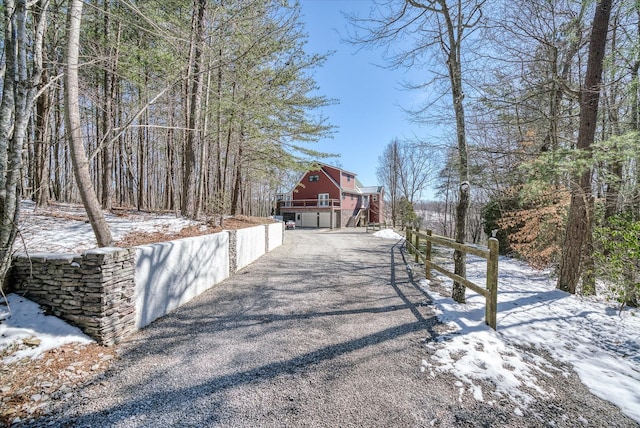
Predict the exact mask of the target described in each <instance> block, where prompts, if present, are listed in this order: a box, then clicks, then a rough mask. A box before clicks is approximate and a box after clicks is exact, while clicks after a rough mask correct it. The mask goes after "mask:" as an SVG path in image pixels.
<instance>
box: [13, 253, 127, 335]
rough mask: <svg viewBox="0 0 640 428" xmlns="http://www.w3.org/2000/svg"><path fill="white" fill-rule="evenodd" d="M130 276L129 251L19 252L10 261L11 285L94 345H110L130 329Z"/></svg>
mask: <svg viewBox="0 0 640 428" xmlns="http://www.w3.org/2000/svg"><path fill="white" fill-rule="evenodd" d="M134 275H135V249H132V248H127V249H123V248H99V249H94V250H90V251H87V252H85V253H83V254H81V255H73V254H48V253H38V254H29V255H28V256H27V255H25V254H20V255H17V256H16V257H15V258H14V263H13V269H12V287H13V289H14V290H15V291H16V292H17V293H20V294H23V295H25V297H27V298H29V299H31V300H33V301H35V302H37V303H39V304H40V305H43V306H45V307H48V308H49V309H50V310H51V312H53V313H54V314H55V315H56V316H58V317H60V318H63V319H65V320H67V321H69V322H71V323H72V324H74V325H76V326H77V327H79V328H80V329H82V331H84V332H85V333H86V334H87V335H88V336H90V337H92V338H94V339H95V340H96V341H98V342H99V343H101V344H103V345H113V344H116V343H118V342H120V341H121V340H122V339H123V338H124V337H126V336H127V335H128V334H130V333H131V332H132V331H133V330H134V326H135V296H134V293H135V282H134Z"/></svg>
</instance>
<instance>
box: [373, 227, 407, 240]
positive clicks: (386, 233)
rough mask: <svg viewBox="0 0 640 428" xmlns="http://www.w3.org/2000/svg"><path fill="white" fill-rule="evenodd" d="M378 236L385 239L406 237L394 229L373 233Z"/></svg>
mask: <svg viewBox="0 0 640 428" xmlns="http://www.w3.org/2000/svg"><path fill="white" fill-rule="evenodd" d="M373 236H375V237H376V238H383V239H404V236H402V235H400V234H399V233H398V232H396V231H395V230H393V229H382V230H379V231H377V232H376V233H374V234H373Z"/></svg>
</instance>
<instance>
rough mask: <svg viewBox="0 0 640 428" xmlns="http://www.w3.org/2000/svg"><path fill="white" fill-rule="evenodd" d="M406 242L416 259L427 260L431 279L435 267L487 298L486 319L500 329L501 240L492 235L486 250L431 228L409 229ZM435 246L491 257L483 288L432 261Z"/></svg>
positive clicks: (425, 261) (488, 258) (417, 260)
mask: <svg viewBox="0 0 640 428" xmlns="http://www.w3.org/2000/svg"><path fill="white" fill-rule="evenodd" d="M422 241H424V252H423V251H422V249H421V247H422ZM406 245H407V249H408V251H409V253H410V254H413V255H414V256H415V262H416V263H419V262H420V261H421V260H422V261H423V262H424V270H425V276H426V278H427V279H431V269H435V270H437V271H438V272H440V273H442V274H444V275H446V276H448V277H449V278H451V279H453V280H454V281H456V282H458V283H460V284H463V285H464V286H465V287H467V288H470V289H471V290H473V291H475V292H476V293H478V294H480V295H482V296H484V297H485V300H486V312H485V322H486V323H487V324H488V325H489V326H490V327H491V328H493V329H494V330H496V316H497V313H498V240H497V239H496V238H489V242H488V248H487V249H482V248H477V247H475V246H471V245H468V244H460V243H458V242H455V241H454V240H453V239H451V238H447V237H444V236H438V235H432V233H431V230H426V231H424V232H421V231H420V230H419V229H411V228H410V227H407V229H406ZM432 245H440V246H443V247H447V248H452V249H454V250H459V251H462V252H464V253H465V254H473V255H476V256H478V257H482V258H484V259H486V260H487V283H486V287H485V288H483V287H481V286H479V285H477V284H474V283H473V282H471V281H469V280H468V279H466V278H463V277H462V276H460V275H457V274H455V273H453V272H451V271H448V270H446V269H445V268H443V267H441V266H438V265H437V264H435V263H433V261H431V247H432Z"/></svg>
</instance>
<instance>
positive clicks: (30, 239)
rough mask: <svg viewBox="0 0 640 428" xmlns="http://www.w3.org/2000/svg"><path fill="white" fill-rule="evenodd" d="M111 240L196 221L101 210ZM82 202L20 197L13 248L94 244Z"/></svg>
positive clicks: (74, 249) (68, 249) (62, 249)
mask: <svg viewBox="0 0 640 428" xmlns="http://www.w3.org/2000/svg"><path fill="white" fill-rule="evenodd" d="M105 217H106V221H107V223H108V224H109V227H110V229H111V234H112V236H113V239H114V240H115V241H118V240H120V239H122V238H124V237H125V236H126V235H127V234H129V233H130V232H159V231H162V232H177V231H179V230H182V229H183V228H184V227H186V226H190V225H194V224H196V222H192V221H190V220H186V219H183V218H177V217H176V216H175V215H171V214H157V213H145V212H135V211H127V213H126V216H118V215H114V214H111V213H105ZM84 219H86V213H85V211H84V208H83V207H82V205H74V204H61V203H58V204H56V205H51V206H50V207H47V208H36V206H35V204H34V203H33V202H32V201H22V203H21V208H20V233H19V234H18V237H17V238H16V243H15V246H14V249H15V250H16V251H17V252H47V253H55V252H58V253H76V254H77V253H82V252H83V251H86V250H89V249H91V248H95V247H96V246H97V244H96V238H95V235H94V234H93V230H92V229H91V225H90V224H89V222H88V220H84Z"/></svg>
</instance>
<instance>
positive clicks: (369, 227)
mask: <svg viewBox="0 0 640 428" xmlns="http://www.w3.org/2000/svg"><path fill="white" fill-rule="evenodd" d="M386 228H387V224H386V223H384V224H383V223H367V225H366V231H367V233H369V231H370V230H373V231H376V230H382V229H386Z"/></svg>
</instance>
